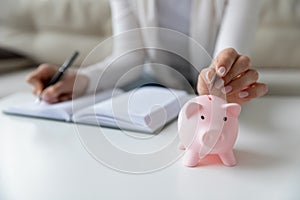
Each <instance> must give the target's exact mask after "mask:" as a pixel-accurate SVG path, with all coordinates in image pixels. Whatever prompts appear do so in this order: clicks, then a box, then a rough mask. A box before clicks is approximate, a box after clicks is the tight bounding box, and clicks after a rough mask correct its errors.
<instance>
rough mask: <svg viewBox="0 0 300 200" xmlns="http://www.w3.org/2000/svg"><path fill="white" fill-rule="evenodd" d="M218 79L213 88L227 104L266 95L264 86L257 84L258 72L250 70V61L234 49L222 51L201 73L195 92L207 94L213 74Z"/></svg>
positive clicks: (265, 86)
mask: <svg viewBox="0 0 300 200" xmlns="http://www.w3.org/2000/svg"><path fill="white" fill-rule="evenodd" d="M216 71H217V75H218V78H217V80H216V82H215V85H214V87H215V88H217V89H219V90H220V91H221V92H222V93H223V94H225V95H226V100H227V102H230V103H238V104H243V103H245V102H248V101H250V100H251V99H254V98H256V97H260V96H263V95H264V94H266V93H267V91H268V87H267V85H266V84H263V83H258V82H257V80H258V72H257V71H256V70H254V69H250V59H249V58H248V57H247V56H243V55H239V54H238V53H237V52H236V51H235V50H234V49H232V48H228V49H225V50H223V51H222V52H221V53H220V54H219V55H218V56H217V58H216V59H215V60H214V61H213V62H212V64H211V66H210V67H208V68H205V69H203V70H202V71H201V73H200V75H199V77H198V84H197V91H198V93H199V94H200V95H204V94H209V93H210V91H209V87H210V85H211V80H212V77H213V74H214V73H215V72H216Z"/></svg>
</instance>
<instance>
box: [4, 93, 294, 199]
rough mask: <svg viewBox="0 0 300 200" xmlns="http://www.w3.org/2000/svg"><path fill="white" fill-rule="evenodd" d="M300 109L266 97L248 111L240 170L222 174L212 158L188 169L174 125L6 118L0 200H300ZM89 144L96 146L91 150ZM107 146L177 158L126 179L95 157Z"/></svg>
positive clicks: (239, 147) (15, 99)
mask: <svg viewBox="0 0 300 200" xmlns="http://www.w3.org/2000/svg"><path fill="white" fill-rule="evenodd" d="M22 95H23V94H17V95H13V96H10V97H7V98H4V99H2V101H1V102H0V109H3V108H4V107H6V106H9V105H13V104H15V103H19V102H21V101H22ZM299 103H300V97H284V98H279V97H264V98H260V99H257V100H254V101H252V102H250V103H248V104H246V105H244V106H243V109H242V113H241V116H240V127H239V128H240V130H239V136H238V140H237V143H236V145H235V154H236V156H237V160H238V164H237V165H236V166H235V167H224V166H223V165H222V164H221V162H220V160H219V159H218V158H217V157H214V156H210V157H207V158H206V159H205V160H203V161H202V162H201V163H200V164H199V166H198V167H196V168H186V167H184V166H183V165H182V164H181V155H182V152H180V151H178V150H177V147H175V146H176V145H173V144H175V141H176V136H177V135H176V122H174V123H172V124H170V125H169V126H168V127H166V128H165V129H164V130H163V131H162V132H161V133H160V134H158V135H149V134H148V135H146V134H142V133H133V132H126V133H125V132H122V131H120V130H115V129H104V128H101V129H100V128H98V127H90V126H84V125H74V124H69V123H63V122H54V121H47V120H42V119H32V118H24V117H17V116H7V115H3V114H2V113H1V114H0V124H1V126H0V199H1V200H10V199H13V200H19V199H22V200H23V199H32V200H40V199H43V200H48V199H49V200H50V199H51V200H52V199H72V200H74V199H78V200H79V199H117V198H123V199H254V198H255V199H278V200H279V199H300V191H299V187H300V170H299V168H300V157H299V156H298V154H299V152H300V145H299V141H300V132H299V130H300V123H299V116H300V107H299ZM99 130H101V131H100V132H99ZM78 131H80V133H83V134H80V136H82V135H84V136H85V137H86V138H82V137H79V134H78ZM103 136H105V137H103ZM89 138H90V140H88V141H90V142H91V141H93V142H91V143H89V144H88V146H86V141H87V140H85V139H89ZM91 138H92V139H91ZM103 138H104V139H105V140H107V141H109V142H110V143H111V144H112V145H115V146H116V147H118V149H119V150H120V149H121V150H123V151H127V152H131V153H133V154H139V153H140V154H142V153H144V154H151V153H153V152H155V150H156V151H158V150H159V149H164V148H166V146H168V147H170V149H174V152H175V153H174V154H172V156H174V155H176V156H178V158H177V159H175V160H172V162H171V163H170V165H168V166H166V167H164V168H162V169H159V170H157V171H154V172H152V173H142V174H139V175H134V174H131V173H125V172H120V171H118V170H115V169H112V168H110V167H109V166H111V167H113V164H115V163H110V164H111V165H105V163H103V162H101V159H100V160H99V159H97V155H95V153H93V152H89V151H90V150H91V149H92V150H97V148H98V146H101V145H102V144H104V142H105V141H103ZM101 140H102V141H101ZM170 144H172V145H170ZM99 149H101V148H99ZM102 150H103V149H102ZM104 150H105V149H104ZM170 152H171V151H168V153H170ZM113 153H115V152H112V151H110V150H106V151H105V152H102V154H101V155H104V156H105V155H106V156H110V155H113ZM101 155H98V156H101ZM167 155H171V154H163V155H161V156H160V155H159V154H158V155H156V157H157V159H158V160H159V159H162V158H163V159H164V156H167ZM111 157H113V158H114V159H113V160H117V161H122V162H128V163H130V162H131V160H126V159H128V158H126V159H124V158H122V157H118V154H114V155H113V156H111ZM151 159H153V157H151ZM146 161H147V160H146ZM146 161H145V160H143V162H140V163H139V164H140V166H143V165H146ZM135 162H136V161H135ZM116 163H118V162H116ZM140 169H141V168H140Z"/></svg>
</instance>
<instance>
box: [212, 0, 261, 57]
mask: <svg viewBox="0 0 300 200" xmlns="http://www.w3.org/2000/svg"><path fill="white" fill-rule="evenodd" d="M261 4H262V1H260V0H229V1H228V5H227V8H226V13H225V15H224V17H223V21H222V25H221V26H220V30H219V34H218V39H217V42H216V45H215V51H214V57H216V56H217V55H218V54H219V53H220V52H221V51H222V50H223V49H225V48H229V47H231V48H234V49H236V50H237V51H238V52H239V53H240V54H246V55H249V53H250V51H251V47H252V44H253V41H254V37H255V32H256V26H257V22H258V18H259V13H260V9H261Z"/></svg>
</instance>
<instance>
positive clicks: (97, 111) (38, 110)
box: [4, 86, 191, 133]
mask: <svg viewBox="0 0 300 200" xmlns="http://www.w3.org/2000/svg"><path fill="white" fill-rule="evenodd" d="M190 97H191V96H190V95H188V94H187V93H186V92H185V91H181V90H174V89H168V88H163V87H155V86H146V87H140V88H136V89H134V90H131V91H128V92H123V91H122V90H119V89H114V90H110V91H104V92H100V93H97V94H96V95H91V96H84V97H81V98H77V99H75V100H73V101H67V102H62V103H57V104H51V105H50V104H46V103H40V104H36V103H34V102H27V103H26V102H25V103H24V104H20V105H15V106H12V107H9V108H6V109H4V113H6V114H15V115H23V116H31V117H39V118H46V119H54V120H63V121H68V122H75V123H82V124H90V125H99V126H107V127H113V128H120V129H126V130H134V131H141V132H149V133H153V132H156V131H157V130H159V129H160V128H162V127H164V125H165V124H167V123H168V122H170V121H171V120H172V119H174V118H175V117H176V116H177V115H178V113H179V111H180V108H181V107H182V106H183V104H184V103H185V102H186V101H187V100H188V99H189V98H190Z"/></svg>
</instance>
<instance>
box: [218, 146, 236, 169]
mask: <svg viewBox="0 0 300 200" xmlns="http://www.w3.org/2000/svg"><path fill="white" fill-rule="evenodd" d="M219 157H220V159H221V161H222V162H223V164H224V165H226V166H234V165H236V159H235V156H234V154H233V151H232V150H231V151H228V152H225V153H221V154H219Z"/></svg>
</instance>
